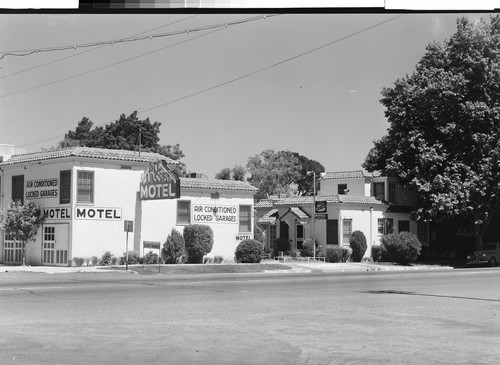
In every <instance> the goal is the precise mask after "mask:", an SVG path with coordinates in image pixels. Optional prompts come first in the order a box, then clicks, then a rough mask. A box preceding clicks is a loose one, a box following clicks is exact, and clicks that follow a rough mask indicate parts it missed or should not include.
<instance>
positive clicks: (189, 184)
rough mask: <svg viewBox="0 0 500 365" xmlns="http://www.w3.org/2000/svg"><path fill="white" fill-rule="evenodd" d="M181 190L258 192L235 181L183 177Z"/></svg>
mask: <svg viewBox="0 0 500 365" xmlns="http://www.w3.org/2000/svg"><path fill="white" fill-rule="evenodd" d="M180 180H181V189H182V188H193V189H210V190H239V191H253V192H255V191H257V190H258V189H257V188H256V187H254V186H252V185H250V184H249V183H247V182H243V181H234V180H217V179H195V178H189V177H181V178H180Z"/></svg>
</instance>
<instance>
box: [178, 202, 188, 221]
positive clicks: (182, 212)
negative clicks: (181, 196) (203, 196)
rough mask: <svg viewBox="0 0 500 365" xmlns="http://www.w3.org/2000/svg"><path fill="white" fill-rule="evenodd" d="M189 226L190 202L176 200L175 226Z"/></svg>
mask: <svg viewBox="0 0 500 365" xmlns="http://www.w3.org/2000/svg"><path fill="white" fill-rule="evenodd" d="M185 224H191V201H190V200H177V225H185Z"/></svg>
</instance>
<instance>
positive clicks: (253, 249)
mask: <svg viewBox="0 0 500 365" xmlns="http://www.w3.org/2000/svg"><path fill="white" fill-rule="evenodd" d="M263 252H264V251H263V250H262V243H261V242H259V241H257V240H243V241H241V242H240V244H239V245H238V247H236V250H235V251H234V260H235V261H236V262H241V263H246V264H258V263H259V262H260V260H261V259H262V254H263Z"/></svg>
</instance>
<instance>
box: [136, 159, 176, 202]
mask: <svg viewBox="0 0 500 365" xmlns="http://www.w3.org/2000/svg"><path fill="white" fill-rule="evenodd" d="M180 196H181V184H180V180H179V177H178V176H177V174H176V173H175V172H173V171H172V170H170V169H169V168H168V166H167V163H166V162H165V161H163V160H161V161H154V162H151V163H150V164H149V166H148V168H147V170H146V171H145V172H144V174H142V176H141V184H140V198H141V200H156V199H176V198H180Z"/></svg>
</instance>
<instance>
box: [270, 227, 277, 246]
mask: <svg viewBox="0 0 500 365" xmlns="http://www.w3.org/2000/svg"><path fill="white" fill-rule="evenodd" d="M275 242H276V226H269V248H274V243H275Z"/></svg>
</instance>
